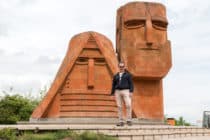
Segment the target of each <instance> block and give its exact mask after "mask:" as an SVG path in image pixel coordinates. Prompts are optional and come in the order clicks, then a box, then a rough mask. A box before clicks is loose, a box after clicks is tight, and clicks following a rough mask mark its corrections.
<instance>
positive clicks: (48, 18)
mask: <svg viewBox="0 0 210 140" xmlns="http://www.w3.org/2000/svg"><path fill="white" fill-rule="evenodd" d="M130 1H131V0H116V1H113V0H106V1H98V0H89V1H81V0H77V1H67V0H59V1H58V0H44V1H43V0H1V1H0V66H1V68H0V91H2V90H8V89H9V88H10V87H11V86H12V87H13V88H14V91H17V92H20V93H28V92H33V94H37V92H38V91H39V89H40V88H42V87H43V86H45V85H50V83H51V82H52V81H53V79H54V77H55V75H56V72H57V70H58V69H59V66H60V64H61V62H62V59H63V58H64V55H65V53H66V50H67V46H68V43H69V40H70V38H71V37H72V36H74V35H75V34H78V33H80V32H84V31H90V30H93V31H97V32H99V33H102V34H104V35H106V36H107V37H108V38H110V40H111V41H112V43H113V45H114V46H115V20H116V10H117V8H119V7H120V6H121V5H124V4H126V3H127V2H130ZM146 1H154V0H146ZM155 1H156V2H161V3H163V4H165V5H166V8H167V15H168V20H169V29H168V38H169V40H171V42H172V56H173V67H172V69H171V71H170V72H169V74H168V75H167V76H166V78H165V79H164V102H165V103H164V104H165V113H166V114H167V115H168V116H171V117H174V116H175V117H179V116H183V117H184V118H186V119H187V120H189V121H190V122H195V121H196V120H201V119H202V118H201V117H202V111H204V110H210V104H209V103H210V94H208V92H209V91H210V89H209V87H210V74H209V71H210V62H209V60H210V49H209V45H210V40H209V37H210V28H209V24H210V16H209V14H208V11H209V8H210V2H209V1H208V0H203V1H202V2H201V1H198V0H185V1H182V0H176V1H167V0H155ZM0 93H1V92H0Z"/></svg>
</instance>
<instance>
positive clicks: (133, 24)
mask: <svg viewBox="0 0 210 140" xmlns="http://www.w3.org/2000/svg"><path fill="white" fill-rule="evenodd" d="M124 25H125V27H126V28H128V29H134V28H140V27H143V26H144V25H145V21H144V20H138V19H134V20H128V21H126V22H124Z"/></svg>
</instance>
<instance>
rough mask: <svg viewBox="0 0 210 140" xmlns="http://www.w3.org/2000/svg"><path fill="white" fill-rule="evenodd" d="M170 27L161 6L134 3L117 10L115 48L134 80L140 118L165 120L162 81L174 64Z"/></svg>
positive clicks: (136, 114) (135, 103)
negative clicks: (169, 35)
mask: <svg viewBox="0 0 210 140" xmlns="http://www.w3.org/2000/svg"><path fill="white" fill-rule="evenodd" d="M167 25H168V22H167V18H166V9H165V7H164V6H163V5H162V4H160V3H150V2H131V3H128V4H126V5H124V6H122V7H120V8H119V9H118V11H117V25H116V26H117V29H116V47H117V48H116V49H117V53H118V59H119V60H121V61H124V62H125V63H126V66H127V69H128V71H129V72H130V73H131V74H132V75H133V78H134V88H135V89H134V94H133V95H134V96H133V105H132V106H133V112H134V116H136V117H137V118H146V119H156V120H163V118H164V110H163V89H162V78H163V77H164V76H165V75H166V74H167V73H168V71H169V69H170V68H171V65H172V64H171V47H170V46H171V45H170V41H169V40H168V39H167Z"/></svg>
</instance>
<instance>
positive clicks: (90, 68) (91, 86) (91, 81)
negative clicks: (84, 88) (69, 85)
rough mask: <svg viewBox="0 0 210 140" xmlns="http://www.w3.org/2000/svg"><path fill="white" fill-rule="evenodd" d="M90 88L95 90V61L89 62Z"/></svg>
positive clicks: (90, 60)
mask: <svg viewBox="0 0 210 140" xmlns="http://www.w3.org/2000/svg"><path fill="white" fill-rule="evenodd" d="M87 81H88V84H87V85H88V88H94V59H89V60H88V77H87Z"/></svg>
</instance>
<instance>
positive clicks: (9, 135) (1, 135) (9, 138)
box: [0, 128, 16, 140]
mask: <svg viewBox="0 0 210 140" xmlns="http://www.w3.org/2000/svg"><path fill="white" fill-rule="evenodd" d="M0 140H16V131H15V130H14V129H9V128H4V129H0Z"/></svg>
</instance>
